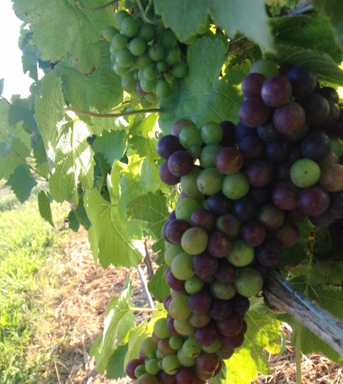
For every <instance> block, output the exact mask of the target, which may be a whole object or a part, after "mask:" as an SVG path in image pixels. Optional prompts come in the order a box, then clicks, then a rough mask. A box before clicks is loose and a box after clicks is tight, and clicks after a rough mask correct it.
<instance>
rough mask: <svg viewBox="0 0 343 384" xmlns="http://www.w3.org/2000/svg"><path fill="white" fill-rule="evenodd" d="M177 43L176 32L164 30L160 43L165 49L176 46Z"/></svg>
mask: <svg viewBox="0 0 343 384" xmlns="http://www.w3.org/2000/svg"><path fill="white" fill-rule="evenodd" d="M176 43H177V39H176V36H175V34H174V32H172V31H168V30H164V31H163V32H162V35H161V39H160V44H161V45H162V47H163V48H164V49H168V48H172V47H175V45H176Z"/></svg>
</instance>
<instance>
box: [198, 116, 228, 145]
mask: <svg viewBox="0 0 343 384" xmlns="http://www.w3.org/2000/svg"><path fill="white" fill-rule="evenodd" d="M200 134H201V138H202V141H203V142H204V143H205V144H207V145H210V144H219V143H220V142H221V141H222V139H223V134H224V133H223V128H222V127H221V125H220V124H219V123H216V122H214V121H209V122H208V123H207V124H205V125H203V126H202V127H201V128H200Z"/></svg>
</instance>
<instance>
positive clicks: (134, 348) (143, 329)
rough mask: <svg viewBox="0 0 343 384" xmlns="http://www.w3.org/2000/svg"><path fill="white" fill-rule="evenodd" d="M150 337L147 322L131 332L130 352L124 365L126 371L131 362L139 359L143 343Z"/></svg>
mask: <svg viewBox="0 0 343 384" xmlns="http://www.w3.org/2000/svg"><path fill="white" fill-rule="evenodd" d="M148 336H150V333H149V332H148V327H147V323H146V321H145V322H144V323H143V324H141V325H139V326H138V327H135V328H134V329H133V330H132V331H131V332H130V334H129V344H128V351H127V354H126V356H125V359H124V364H123V368H124V370H126V366H127V364H128V363H129V362H130V361H131V360H133V359H138V357H139V350H140V349H141V345H142V342H143V340H144V339H146V338H147V337H148Z"/></svg>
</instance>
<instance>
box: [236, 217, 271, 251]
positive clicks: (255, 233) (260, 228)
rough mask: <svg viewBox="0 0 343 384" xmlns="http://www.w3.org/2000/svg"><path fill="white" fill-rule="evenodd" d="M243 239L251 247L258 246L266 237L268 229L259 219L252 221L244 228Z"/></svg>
mask: <svg viewBox="0 0 343 384" xmlns="http://www.w3.org/2000/svg"><path fill="white" fill-rule="evenodd" d="M241 237H242V240H243V241H244V242H245V243H246V244H248V245H249V246H250V247H257V246H258V245H260V244H262V243H263V242H264V240H265V238H266V229H265V227H264V225H263V224H261V223H258V222H257V221H250V223H247V224H245V226H244V227H243V228H242V233H241Z"/></svg>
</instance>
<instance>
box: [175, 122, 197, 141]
mask: <svg viewBox="0 0 343 384" xmlns="http://www.w3.org/2000/svg"><path fill="white" fill-rule="evenodd" d="M195 126H196V125H195V124H194V123H193V121H191V120H187V119H182V120H178V121H177V122H176V123H175V124H174V125H173V128H172V135H173V136H176V137H179V135H180V132H181V131H182V129H183V128H184V127H195Z"/></svg>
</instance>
